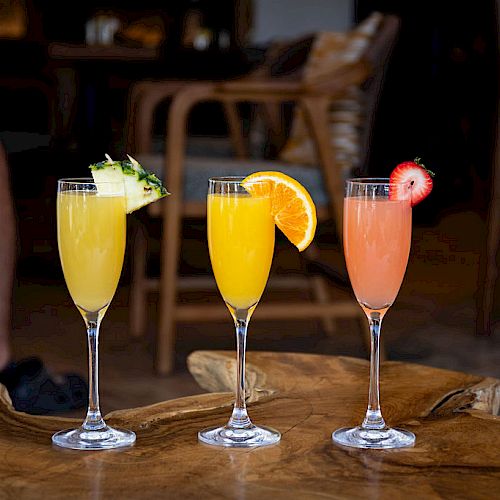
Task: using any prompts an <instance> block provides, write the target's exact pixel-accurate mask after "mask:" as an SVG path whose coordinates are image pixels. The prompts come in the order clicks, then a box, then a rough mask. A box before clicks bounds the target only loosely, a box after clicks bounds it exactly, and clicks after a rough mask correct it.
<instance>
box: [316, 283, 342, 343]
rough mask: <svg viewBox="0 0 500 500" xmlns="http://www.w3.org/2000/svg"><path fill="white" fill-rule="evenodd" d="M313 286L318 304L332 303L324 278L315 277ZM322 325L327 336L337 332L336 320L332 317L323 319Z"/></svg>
mask: <svg viewBox="0 0 500 500" xmlns="http://www.w3.org/2000/svg"><path fill="white" fill-rule="evenodd" d="M311 286H312V291H313V296H314V299H315V300H316V302H318V303H320V304H328V303H329V302H330V297H329V294H328V286H327V284H326V281H325V279H324V278H323V277H321V276H313V277H312V278H311ZM321 324H322V326H323V329H324V331H325V333H326V334H327V335H333V334H334V333H335V331H336V330H337V328H336V324H335V320H334V318H333V317H332V316H328V317H323V318H321Z"/></svg>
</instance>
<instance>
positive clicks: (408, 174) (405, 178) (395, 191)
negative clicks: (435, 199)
mask: <svg viewBox="0 0 500 500" xmlns="http://www.w3.org/2000/svg"><path fill="white" fill-rule="evenodd" d="M432 177H434V173H433V172H431V171H430V170H427V169H426V168H425V167H424V165H423V164H422V163H421V162H420V158H415V160H414V161H405V162H403V163H400V164H399V165H398V166H397V167H396V168H395V169H394V170H393V171H392V173H391V177H390V180H389V183H390V188H389V199H391V200H404V199H406V196H407V194H406V193H405V192H404V190H406V189H408V187H409V186H411V188H412V189H411V206H412V207H414V206H415V205H416V204H417V203H420V202H421V201H422V200H423V199H424V198H426V197H427V196H428V195H429V193H430V192H431V191H432ZM400 183H406V185H404V186H402V185H401V184H400ZM398 184H399V185H398ZM407 186H408V187H407Z"/></svg>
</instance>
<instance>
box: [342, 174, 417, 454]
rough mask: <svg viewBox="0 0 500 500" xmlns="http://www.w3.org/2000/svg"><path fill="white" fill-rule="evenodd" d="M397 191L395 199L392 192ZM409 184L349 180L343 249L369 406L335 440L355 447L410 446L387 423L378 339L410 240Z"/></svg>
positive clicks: (405, 435) (408, 438)
mask: <svg viewBox="0 0 500 500" xmlns="http://www.w3.org/2000/svg"><path fill="white" fill-rule="evenodd" d="M395 193H397V199H394V198H396V196H395ZM411 210H412V209H411V184H410V183H405V184H402V185H396V186H395V185H394V183H392V184H390V183H389V179H353V180H349V181H347V185H346V197H345V199H344V253H345V258H346V263H347V271H348V273H349V278H350V280H351V284H352V287H353V290H354V294H355V295H356V298H357V300H358V302H359V304H360V305H361V307H362V308H363V310H364V312H365V313H366V316H367V318H368V322H369V325H370V333H371V356H370V390H369V395H368V409H367V411H366V416H365V419H364V421H363V423H362V424H361V425H360V426H358V427H352V428H347V427H345V428H342V429H338V430H337V431H335V432H334V433H333V434H332V439H333V441H334V442H336V443H338V444H341V445H344V446H352V447H356V448H383V449H387V448H402V447H408V446H413V444H414V442H415V436H414V435H413V434H412V433H411V432H408V431H406V430H402V429H393V428H390V427H388V426H387V425H386V423H385V421H384V418H383V417H382V412H381V410H380V402H379V343H380V326H381V323H382V319H383V317H384V315H385V313H386V312H387V310H388V309H389V307H390V306H391V305H392V304H393V302H394V300H395V299H396V296H397V294H398V292H399V288H400V287H401V283H402V281H403V277H404V274H405V271H406V265H407V263H408V256H409V253H410V245H411Z"/></svg>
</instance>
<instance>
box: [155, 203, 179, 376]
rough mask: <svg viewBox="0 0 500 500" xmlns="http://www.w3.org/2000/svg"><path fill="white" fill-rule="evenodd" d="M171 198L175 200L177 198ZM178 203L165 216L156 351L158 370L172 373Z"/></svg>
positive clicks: (177, 258) (177, 259)
mask: <svg viewBox="0 0 500 500" xmlns="http://www.w3.org/2000/svg"><path fill="white" fill-rule="evenodd" d="M172 198H173V197H172ZM168 201H172V202H174V200H173V199H171V200H168ZM164 203H166V200H165V201H164ZM176 205H178V203H177V202H174V203H171V204H169V210H167V214H168V215H164V216H163V221H164V222H163V229H162V242H161V254H162V262H161V277H160V300H159V304H158V305H159V308H160V309H159V325H158V342H157V351H156V371H157V372H158V374H159V375H168V374H170V373H171V372H172V371H173V370H174V367H175V325H176V321H175V314H176V312H175V308H176V307H175V306H176V303H177V281H178V262H179V246H180V241H181V234H180V232H181V224H180V207H176ZM164 212H165V211H164Z"/></svg>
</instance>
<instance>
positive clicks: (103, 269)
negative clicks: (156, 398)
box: [52, 179, 135, 450]
mask: <svg viewBox="0 0 500 500" xmlns="http://www.w3.org/2000/svg"><path fill="white" fill-rule="evenodd" d="M125 232H126V196H125V189H124V182H123V181H122V182H99V184H96V183H95V182H94V181H93V180H92V179H61V180H60V181H58V192H57V239H58V244H59V257H60V259H61V265H62V268H63V272H64V278H65V280H66V284H67V286H68V289H69V293H70V294H71V298H72V299H73V302H74V303H75V305H76V306H77V307H78V310H79V311H80V314H81V315H82V317H83V319H84V321H85V325H86V327H87V339H88V346H89V349H88V351H89V406H88V409H87V416H86V417H85V420H84V422H83V424H82V425H81V426H80V427H78V428H76V429H75V428H72V429H66V430H63V431H60V432H57V433H56V434H54V435H53V436H52V442H53V443H54V444H56V445H57V446H61V447H63V448H72V449H75V450H102V449H110V448H119V447H123V446H130V445H132V444H134V442H135V433H134V432H132V431H129V430H126V429H116V428H113V427H110V426H108V425H107V424H106V422H105V421H104V419H103V418H102V415H101V410H100V408H99V352H98V345H99V328H100V324H101V321H102V318H103V317H104V314H105V313H106V310H107V309H108V306H109V303H110V302H111V300H112V298H113V295H114V294H115V291H116V287H117V285H118V280H119V279H120V274H121V271H122V265H123V256H124V253H125Z"/></svg>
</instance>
